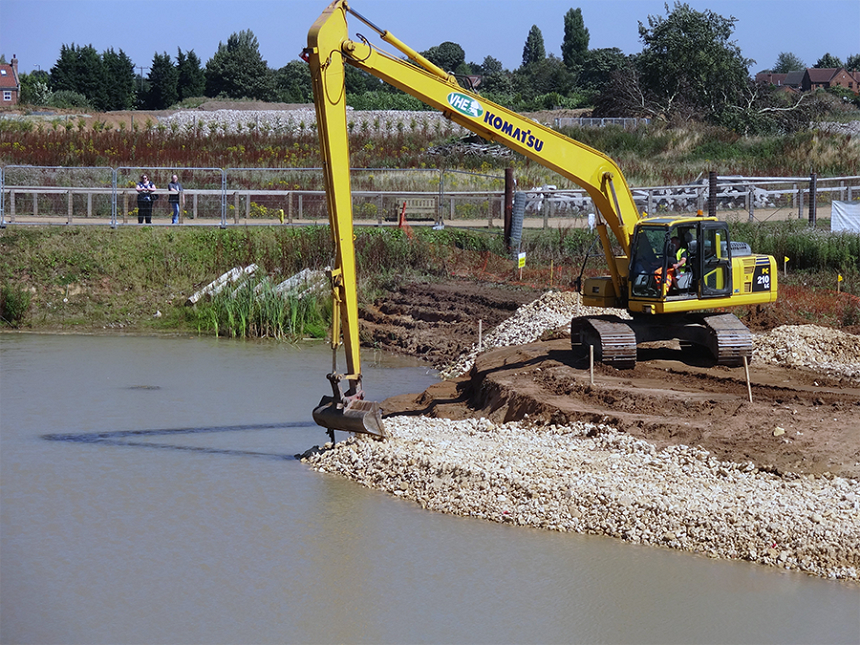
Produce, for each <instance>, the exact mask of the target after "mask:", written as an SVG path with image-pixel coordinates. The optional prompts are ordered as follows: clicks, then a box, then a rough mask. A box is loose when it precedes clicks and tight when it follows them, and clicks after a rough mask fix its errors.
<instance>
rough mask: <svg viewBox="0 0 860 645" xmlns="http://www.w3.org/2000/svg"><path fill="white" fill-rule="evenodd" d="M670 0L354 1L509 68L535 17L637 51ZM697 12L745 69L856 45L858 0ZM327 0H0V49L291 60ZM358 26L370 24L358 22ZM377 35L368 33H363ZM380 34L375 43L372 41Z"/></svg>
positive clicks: (556, 36)
mask: <svg viewBox="0 0 860 645" xmlns="http://www.w3.org/2000/svg"><path fill="white" fill-rule="evenodd" d="M666 1H668V4H669V7H670V8H671V7H673V6H674V4H675V3H674V0H457V1H455V0H354V2H352V3H351V6H352V7H353V8H354V9H355V10H356V11H358V12H360V13H361V14H362V15H363V16H365V17H366V18H367V19H368V20H370V21H371V22H373V23H374V24H376V25H377V26H379V27H381V28H382V29H388V30H390V31H391V32H392V33H393V34H394V35H396V36H397V37H398V38H400V39H401V40H403V41H404V42H405V43H407V44H408V45H410V46H411V47H413V48H415V49H417V50H418V51H423V50H426V49H429V48H430V47H432V46H434V45H438V44H440V43H442V42H445V41H452V42H455V43H458V44H459V45H461V46H462V47H463V49H464V50H465V52H466V60H467V61H475V62H479V63H480V62H482V61H483V59H484V57H485V56H493V57H494V58H497V59H499V60H500V61H501V62H502V64H503V65H504V66H505V67H506V68H508V69H514V68H516V67H518V66H519V65H520V63H521V61H522V51H523V45H524V43H525V40H526V36H527V35H528V32H529V29H530V28H531V26H532V25H537V26H538V27H539V28H540V30H541V33H542V34H543V37H544V43H545V46H546V50H547V53H554V54H556V55H557V56H560V54H561V41H562V37H563V35H564V14H565V13H566V12H567V10H568V9H570V8H581V9H582V15H583V19H584V21H585V26H586V27H587V28H588V30H589V33H590V35H591V41H590V43H589V47H590V48H592V49H597V48H602V47H618V48H619V49H621V50H622V51H623V52H624V53H626V54H633V53H637V52H639V51H641V50H642V43H641V41H640V40H639V33H638V23H639V22H640V21H641V22H643V23H645V24H647V20H648V16H649V15H654V16H664V15H665V8H664V4H665V3H666ZM687 4H689V5H690V6H691V7H692V8H694V9H696V10H698V11H704V10H706V9H710V10H711V11H714V12H716V13H718V14H720V15H721V16H724V17H730V16H734V17H735V18H737V19H738V22H737V23H736V25H735V32H734V40H735V41H736V42H737V44H738V45H739V46H740V48H741V51H742V53H743V55H744V56H745V57H746V58H752V59H755V60H756V62H755V63H754V64H753V65H752V66H751V68H750V72H751V73H755V72H757V71H760V70H762V69H766V68H768V67H771V66H773V64H774V63H775V62H776V59H777V56H778V55H779V53H780V52H791V53H793V54H795V55H796V56H798V57H799V58H800V59H801V60H803V62H804V63H806V64H807V65H808V66H810V67H811V66H812V65H814V64H815V62H816V61H817V60H818V59H819V58H820V57H821V56H823V55H824V54H825V53H828V52H829V53H831V54H833V55H835V56H837V57H839V58H840V59H842V60H843V61H844V60H845V59H846V58H847V57H848V56H849V55H851V54H857V53H860V0H804V1H799V0H687ZM327 5H328V0H171V1H167V0H142V1H141V0H135V1H131V0H0V53H2V54H4V55H5V56H6V59H7V61H8V60H9V59H11V58H12V55H13V54H14V55H16V56H17V57H18V60H19V66H20V70H21V71H22V72H31V71H35V70H37V69H42V70H50V68H51V67H52V66H53V65H54V63H55V62H56V60H57V58H58V56H59V53H60V47H61V45H63V44H66V45H70V44H72V43H75V44H76V45H90V44H91V45H93V46H94V47H95V48H96V50H98V51H99V52H102V51H104V50H105V49H109V48H113V49H115V50H117V51H118V50H120V49H122V50H123V51H124V52H125V53H126V54H128V55H129V56H130V57H131V59H132V60H133V61H134V64H135V65H136V66H142V67H143V68H144V70H143V71H144V74H146V73H147V69H146V68H147V67H148V66H149V65H150V64H151V62H152V57H153V54H155V53H156V52H158V53H163V52H167V53H168V54H170V55H171V56H173V57H175V56H176V53H177V48H182V50H183V51H188V50H192V49H193V50H194V52H195V53H196V54H197V55H198V57H199V58H200V59H201V61H202V63H203V64H204V65H205V64H206V61H207V60H209V58H210V57H211V56H212V55H213V54H214V53H215V51H216V49H217V47H218V43H219V42H226V41H227V38H228V37H229V36H230V34H232V33H234V32H238V31H241V30H244V29H250V30H251V31H253V32H254V35H255V36H256V37H257V40H258V41H259V43H260V53H261V54H262V56H263V58H264V59H265V60H266V61H267V62H268V64H269V67H273V68H279V67H282V66H283V65H285V64H287V63H288V62H290V61H291V60H295V59H296V58H298V55H299V53H300V52H301V50H302V48H303V47H304V46H305V44H306V40H307V32H308V28H309V27H310V26H311V24H313V22H314V20H316V18H317V17H318V16H319V14H320V13H321V12H322V10H323V9H324V8H325V7H326V6H327ZM350 26H351V30H352V34H353V35H354V34H355V33H356V31H358V32H361V33H364V34H365V35H366V36H368V37H371V35H372V32H371V31H370V30H369V29H368V28H367V27H366V26H365V25H363V24H362V23H360V22H359V21H358V20H355V19H352V20H351V21H350ZM371 40H373V39H371ZM375 42H378V41H375Z"/></svg>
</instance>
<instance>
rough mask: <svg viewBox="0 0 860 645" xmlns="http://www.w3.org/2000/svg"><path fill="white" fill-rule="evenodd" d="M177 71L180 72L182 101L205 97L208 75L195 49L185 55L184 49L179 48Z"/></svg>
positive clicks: (179, 88)
mask: <svg viewBox="0 0 860 645" xmlns="http://www.w3.org/2000/svg"><path fill="white" fill-rule="evenodd" d="M176 70H177V71H178V72H179V80H178V81H177V89H178V90H179V100H180V101H184V100H185V99H187V98H191V97H195V96H203V93H204V92H206V74H205V73H204V72H203V68H202V67H201V66H200V59H199V58H198V57H197V54H195V53H194V50H193V49H192V50H189V51H188V53H183V52H182V49H180V48H177V54H176Z"/></svg>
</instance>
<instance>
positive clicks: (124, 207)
mask: <svg viewBox="0 0 860 645" xmlns="http://www.w3.org/2000/svg"><path fill="white" fill-rule="evenodd" d="M122 223H123V224H128V191H127V190H124V191H122Z"/></svg>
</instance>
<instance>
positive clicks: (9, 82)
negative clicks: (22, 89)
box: [0, 65, 18, 90]
mask: <svg viewBox="0 0 860 645" xmlns="http://www.w3.org/2000/svg"><path fill="white" fill-rule="evenodd" d="M0 89H2V90H17V89H18V76H17V75H16V74H15V70H14V69H12V66H11V65H0Z"/></svg>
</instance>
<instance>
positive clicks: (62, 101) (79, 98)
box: [48, 90, 92, 109]
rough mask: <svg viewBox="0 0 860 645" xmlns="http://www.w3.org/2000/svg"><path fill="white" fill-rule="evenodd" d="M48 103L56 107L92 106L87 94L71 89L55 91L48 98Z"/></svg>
mask: <svg viewBox="0 0 860 645" xmlns="http://www.w3.org/2000/svg"><path fill="white" fill-rule="evenodd" d="M48 105H49V106H50V107H55V108H85V109H91V108H92V105H91V104H90V102H89V99H87V97H86V96H84V95H83V94H79V93H78V92H72V91H71V90H60V91H59V92H54V93H53V94H51V96H50V98H49V99H48Z"/></svg>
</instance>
